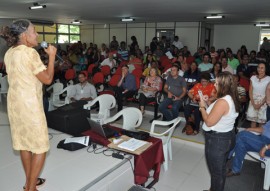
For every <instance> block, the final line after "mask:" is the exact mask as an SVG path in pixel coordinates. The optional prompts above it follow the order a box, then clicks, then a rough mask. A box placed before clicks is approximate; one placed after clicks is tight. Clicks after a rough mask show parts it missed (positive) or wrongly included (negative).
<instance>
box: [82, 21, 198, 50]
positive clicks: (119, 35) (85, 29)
mask: <svg viewBox="0 0 270 191" xmlns="http://www.w3.org/2000/svg"><path fill="white" fill-rule="evenodd" d="M156 29H174V30H175V35H178V36H179V39H180V41H181V42H183V44H184V45H186V46H188V47H189V49H190V50H191V52H192V53H194V52H195V51H196V50H197V47H198V32H199V23H198V22H160V23H128V24H110V25H91V26H90V25H89V26H82V27H81V41H82V42H86V43H87V44H89V43H90V42H93V43H95V44H97V45H98V47H100V45H101V43H105V44H106V45H109V43H110V41H111V40H112V36H116V39H117V41H118V42H119V43H120V42H121V41H126V42H127V45H129V44H131V39H130V37H131V36H136V38H137V40H138V44H139V46H140V48H141V50H142V51H144V48H145V46H149V45H150V43H151V41H152V38H153V37H155V36H156Z"/></svg>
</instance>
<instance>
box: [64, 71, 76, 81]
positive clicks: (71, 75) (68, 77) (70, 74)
mask: <svg viewBox="0 0 270 191" xmlns="http://www.w3.org/2000/svg"><path fill="white" fill-rule="evenodd" d="M75 77H76V71H75V70H74V69H68V70H67V71H66V73H65V79H66V80H73V79H74V78H75Z"/></svg>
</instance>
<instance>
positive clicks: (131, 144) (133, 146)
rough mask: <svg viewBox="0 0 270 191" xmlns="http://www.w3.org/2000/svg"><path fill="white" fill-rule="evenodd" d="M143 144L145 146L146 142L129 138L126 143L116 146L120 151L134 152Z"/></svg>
mask: <svg viewBox="0 0 270 191" xmlns="http://www.w3.org/2000/svg"><path fill="white" fill-rule="evenodd" d="M145 144H147V142H146V141H141V140H138V139H134V138H131V139H129V140H128V141H124V142H122V143H120V144H119V145H117V146H118V147H119V148H121V149H126V150H128V151H135V150H137V149H138V148H140V147H141V146H143V145H145Z"/></svg>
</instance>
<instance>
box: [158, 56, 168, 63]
mask: <svg viewBox="0 0 270 191" xmlns="http://www.w3.org/2000/svg"><path fill="white" fill-rule="evenodd" d="M166 59H168V57H167V56H165V55H164V56H161V57H160V58H159V61H160V63H161V62H163V61H164V60H166Z"/></svg>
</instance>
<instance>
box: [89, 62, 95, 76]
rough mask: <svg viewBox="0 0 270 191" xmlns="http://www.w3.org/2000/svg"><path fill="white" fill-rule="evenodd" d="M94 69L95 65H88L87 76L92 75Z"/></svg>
mask: <svg viewBox="0 0 270 191" xmlns="http://www.w3.org/2000/svg"><path fill="white" fill-rule="evenodd" d="M95 67H96V65H95V64H90V65H89V66H88V69H87V71H88V73H89V74H92V73H93V68H95Z"/></svg>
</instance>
